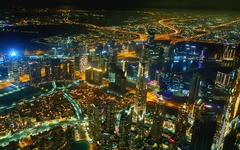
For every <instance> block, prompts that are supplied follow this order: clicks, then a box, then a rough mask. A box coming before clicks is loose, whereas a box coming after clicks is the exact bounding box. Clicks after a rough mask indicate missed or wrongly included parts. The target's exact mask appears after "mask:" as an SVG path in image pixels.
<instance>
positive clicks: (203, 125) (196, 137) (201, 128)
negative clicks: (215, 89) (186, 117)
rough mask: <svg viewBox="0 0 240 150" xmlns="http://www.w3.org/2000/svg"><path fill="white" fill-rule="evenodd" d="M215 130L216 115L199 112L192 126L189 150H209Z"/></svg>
mask: <svg viewBox="0 0 240 150" xmlns="http://www.w3.org/2000/svg"><path fill="white" fill-rule="evenodd" d="M215 130H216V114H215V113H214V112H207V111H202V110H199V112H198V114H197V116H196V118H195V121H194V125H193V131H192V139H191V145H190V149H191V150H211V147H212V144H213V138H214V134H215Z"/></svg>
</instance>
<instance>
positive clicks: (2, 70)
mask: <svg viewBox="0 0 240 150" xmlns="http://www.w3.org/2000/svg"><path fill="white" fill-rule="evenodd" d="M7 77H8V68H7V67H6V66H0V80H4V79H6V78H7Z"/></svg>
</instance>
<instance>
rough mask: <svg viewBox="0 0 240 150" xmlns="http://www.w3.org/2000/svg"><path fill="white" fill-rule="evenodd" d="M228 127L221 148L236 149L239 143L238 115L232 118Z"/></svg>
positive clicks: (239, 122) (239, 126)
mask: <svg viewBox="0 0 240 150" xmlns="http://www.w3.org/2000/svg"><path fill="white" fill-rule="evenodd" d="M229 126H230V128H229V129H228V131H227V132H226V136H225V138H224V143H223V149H222V150H230V149H231V150H238V148H239V145H240V137H237V136H239V133H240V116H238V117H236V118H235V119H233V120H232V121H231V123H230V125H229Z"/></svg>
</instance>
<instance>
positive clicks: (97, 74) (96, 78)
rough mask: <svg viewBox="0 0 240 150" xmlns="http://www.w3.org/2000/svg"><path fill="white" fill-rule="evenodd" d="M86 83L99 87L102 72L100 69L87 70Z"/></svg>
mask: <svg viewBox="0 0 240 150" xmlns="http://www.w3.org/2000/svg"><path fill="white" fill-rule="evenodd" d="M85 75H86V81H87V82H89V83H91V84H97V85H101V84H102V79H103V72H102V70H101V69H97V68H92V67H91V68H88V69H87V70H86V73H85Z"/></svg>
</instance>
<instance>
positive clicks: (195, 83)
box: [189, 73, 201, 103]
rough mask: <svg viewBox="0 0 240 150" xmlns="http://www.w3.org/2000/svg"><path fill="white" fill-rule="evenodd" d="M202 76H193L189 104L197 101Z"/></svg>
mask: <svg viewBox="0 0 240 150" xmlns="http://www.w3.org/2000/svg"><path fill="white" fill-rule="evenodd" d="M200 81H201V79H200V75H199V74H198V73H196V74H194V75H193V78H192V82H191V85H190V92H189V102H190V103H194V102H195V101H197V98H198V93H199V88H200Z"/></svg>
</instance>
